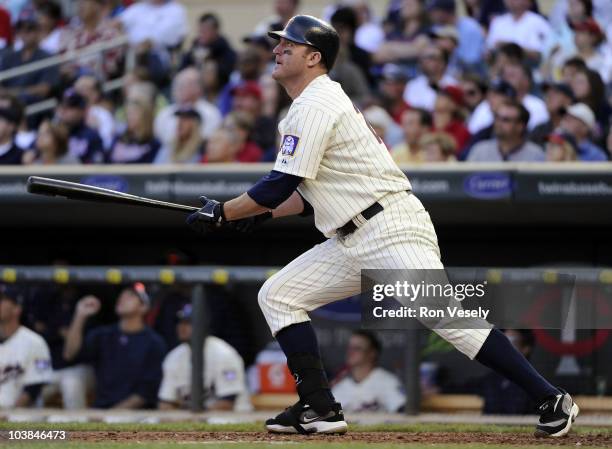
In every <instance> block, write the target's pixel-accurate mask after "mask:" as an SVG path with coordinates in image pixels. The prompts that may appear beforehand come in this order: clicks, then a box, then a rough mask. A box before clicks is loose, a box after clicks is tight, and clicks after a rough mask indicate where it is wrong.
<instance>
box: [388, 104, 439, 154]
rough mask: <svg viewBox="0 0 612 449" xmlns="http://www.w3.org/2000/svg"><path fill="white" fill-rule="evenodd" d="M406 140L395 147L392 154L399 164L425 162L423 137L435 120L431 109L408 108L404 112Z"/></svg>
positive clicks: (403, 123) (403, 125) (403, 121)
mask: <svg viewBox="0 0 612 449" xmlns="http://www.w3.org/2000/svg"><path fill="white" fill-rule="evenodd" d="M401 124H402V130H403V131H404V141H403V142H402V143H400V144H398V145H396V146H394V147H393V149H392V150H391V156H392V157H393V160H394V161H395V162H396V163H397V164H414V163H419V162H423V151H422V149H421V146H420V143H421V137H422V136H423V135H424V134H426V133H428V132H429V131H431V127H432V125H433V121H432V118H431V114H430V113H429V111H426V110H425V109H419V108H410V109H407V110H406V111H405V112H404V113H403V114H402V122H401Z"/></svg>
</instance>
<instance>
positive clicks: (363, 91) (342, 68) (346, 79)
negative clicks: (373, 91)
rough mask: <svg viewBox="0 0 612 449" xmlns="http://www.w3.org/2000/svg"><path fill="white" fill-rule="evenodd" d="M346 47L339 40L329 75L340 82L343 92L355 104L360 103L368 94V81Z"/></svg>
mask: <svg viewBox="0 0 612 449" xmlns="http://www.w3.org/2000/svg"><path fill="white" fill-rule="evenodd" d="M349 57H350V54H349V50H348V47H347V46H346V45H345V44H344V42H343V41H342V40H341V41H340V49H339V50H338V56H337V57H336V62H335V63H334V67H333V68H332V69H331V70H330V72H329V77H330V78H331V79H332V80H334V81H336V82H338V83H340V85H341V86H342V89H343V90H344V92H345V93H346V94H347V95H348V96H349V98H350V99H351V100H352V101H353V102H354V103H356V104H358V105H362V104H363V103H364V102H365V101H366V99H367V98H368V96H369V94H370V88H369V86H368V81H367V79H366V77H365V76H364V75H363V73H362V72H361V71H360V70H359V67H358V66H357V65H356V64H355V63H354V62H353V61H351V60H350V59H349Z"/></svg>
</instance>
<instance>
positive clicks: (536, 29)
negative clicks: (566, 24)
mask: <svg viewBox="0 0 612 449" xmlns="http://www.w3.org/2000/svg"><path fill="white" fill-rule="evenodd" d="M505 5H506V8H507V9H508V12H507V13H505V14H502V15H500V16H497V17H495V18H494V19H493V20H492V21H491V26H490V27H489V33H488V34H487V41H486V43H487V48H488V49H489V50H494V49H495V48H497V47H498V46H500V45H502V44H504V43H508V42H514V43H515V44H518V45H520V46H521V47H522V48H523V49H524V50H525V52H526V55H527V58H528V59H529V60H530V61H532V62H533V63H534V64H537V63H539V62H540V61H541V60H542V58H543V57H546V56H547V53H548V51H549V50H550V48H551V46H552V44H553V39H554V34H553V32H552V29H551V27H550V24H549V23H548V21H547V20H546V19H545V18H544V17H543V16H541V15H539V14H536V13H535V12H532V11H530V10H529V8H530V7H531V5H532V2H531V0H505Z"/></svg>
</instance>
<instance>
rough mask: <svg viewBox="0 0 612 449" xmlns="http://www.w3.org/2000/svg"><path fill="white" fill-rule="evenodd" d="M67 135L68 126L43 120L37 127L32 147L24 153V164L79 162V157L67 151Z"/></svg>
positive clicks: (74, 163) (71, 163)
mask: <svg viewBox="0 0 612 449" xmlns="http://www.w3.org/2000/svg"><path fill="white" fill-rule="evenodd" d="M68 135H69V134H68V128H66V126H65V125H64V124H62V123H54V122H52V121H50V120H44V121H43V122H42V123H41V124H40V126H39V127H38V133H37V134H36V140H35V141H34V147H33V148H32V149H31V150H27V151H26V153H25V154H24V164H34V165H76V164H80V163H81V161H80V160H79V158H77V157H75V156H74V155H72V154H70V153H69V152H68Z"/></svg>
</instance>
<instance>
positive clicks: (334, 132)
mask: <svg viewBox="0 0 612 449" xmlns="http://www.w3.org/2000/svg"><path fill="white" fill-rule="evenodd" d="M269 35H270V36H271V37H272V38H274V39H277V40H278V45H277V46H276V47H275V48H274V50H273V52H274V56H275V60H276V65H275V67H274V71H273V73H272V76H273V77H274V79H276V81H277V82H279V83H280V84H281V85H282V86H283V87H284V88H285V90H286V91H287V93H288V94H289V96H290V97H291V98H292V99H293V103H292V105H291V107H290V109H289V112H288V113H287V116H286V117H285V119H284V120H282V121H281V122H280V123H279V126H278V128H279V131H280V135H281V136H282V141H281V145H280V151H279V153H278V156H277V158H276V163H275V165H274V169H273V170H272V171H271V172H270V173H269V174H268V175H266V176H264V177H263V178H262V179H261V180H260V181H259V182H257V184H255V186H253V187H252V188H251V189H250V190H249V191H248V192H246V193H244V194H242V195H241V196H239V197H237V198H234V199H232V200H231V201H228V202H225V203H219V202H218V201H215V200H211V199H208V198H206V197H202V198H201V200H202V203H203V207H202V208H201V209H200V210H199V211H198V212H196V213H194V214H192V215H190V216H189V218H188V219H187V223H188V224H190V225H191V226H192V227H193V228H195V229H197V230H199V231H202V232H207V231H210V230H214V229H215V228H217V227H221V226H229V227H233V228H235V229H237V230H238V231H246V230H249V229H251V228H252V227H253V226H255V225H257V224H258V223H261V222H262V221H264V220H266V219H269V218H276V217H281V216H286V215H293V214H299V215H307V214H309V213H312V212H313V211H314V217H315V225H316V227H317V228H318V229H319V230H320V231H321V232H322V233H323V234H324V235H325V236H326V237H328V240H326V241H325V242H323V243H321V244H319V245H316V246H315V247H314V248H312V249H310V250H309V251H307V252H306V253H304V254H302V255H301V256H299V257H298V258H297V259H295V260H294V261H292V262H291V263H289V265H287V266H286V267H285V268H283V269H282V270H281V271H279V272H278V273H276V274H275V275H274V276H272V277H271V278H269V279H268V280H267V281H266V282H265V284H264V285H263V287H262V288H261V290H260V292H259V305H260V307H261V310H262V312H263V314H264V316H265V318H266V320H267V322H268V325H269V326H270V329H271V331H272V334H273V335H274V336H275V337H276V339H277V341H278V342H279V344H280V346H281V348H282V349H283V351H284V353H285V355H286V356H287V365H288V367H289V369H290V371H291V373H292V374H293V375H294V377H295V379H296V385H297V391H298V394H299V397H300V400H299V401H298V402H297V403H296V404H294V405H293V406H291V407H289V408H287V409H286V410H285V411H284V412H282V413H281V414H279V415H278V416H276V417H275V418H273V419H269V420H268V421H266V428H267V429H268V430H269V431H271V432H281V433H296V432H299V433H314V432H327V433H342V432H346V430H347V425H346V421H345V420H344V415H343V413H342V407H341V405H340V404H339V403H337V402H336V401H335V399H334V397H333V395H332V394H331V391H330V388H329V384H328V381H327V378H326V376H325V372H324V370H323V365H322V363H321V356H320V354H319V349H318V343H317V339H316V335H315V332H314V330H313V327H312V325H311V324H310V320H309V317H308V312H309V311H311V310H314V309H316V308H318V307H320V306H323V305H325V304H328V303H330V302H332V301H337V300H340V299H343V298H347V297H349V296H352V295H356V294H358V293H360V290H361V283H360V270H361V269H366V268H368V269H400V268H401V269H442V268H443V265H442V263H441V261H440V251H439V249H438V243H437V237H436V233H435V231H434V227H433V225H432V222H431V220H430V217H429V214H428V213H427V211H426V210H425V209H424V208H423V205H422V204H421V202H420V201H419V200H418V198H417V197H416V196H415V195H414V194H413V193H412V191H411V186H410V182H409V181H408V179H407V178H406V176H405V175H404V173H403V172H402V171H401V170H400V169H399V168H398V167H397V165H396V164H395V163H394V162H393V159H392V158H391V156H390V155H389V152H388V151H387V149H386V147H385V145H384V143H383V142H382V140H381V139H380V137H379V136H377V135H376V134H375V133H374V132H373V131H372V129H371V127H370V126H369V125H368V123H367V122H366V121H365V120H364V118H363V116H362V114H361V112H360V111H359V110H358V109H357V108H356V107H355V106H354V105H353V103H351V101H350V99H349V98H348V97H347V96H346V95H345V93H344V92H343V91H342V88H341V87H340V85H339V84H337V83H335V82H334V81H332V80H331V79H330V78H329V76H328V75H327V74H328V72H329V70H330V69H331V68H332V66H333V64H334V60H335V58H336V55H337V53H338V34H337V33H336V31H335V30H334V29H333V28H332V27H331V26H330V25H328V24H327V23H325V22H323V21H321V20H319V19H317V18H315V17H311V16H304V15H298V16H295V17H294V18H292V19H291V20H290V21H289V22H288V23H287V25H286V27H285V28H284V30H282V31H277V32H276V31H273V32H270V33H269ZM456 324H459V326H457V327H459V328H458V329H435V331H436V332H437V333H438V334H439V335H440V336H441V337H443V338H444V339H446V340H447V341H449V342H450V343H452V344H453V345H454V346H455V347H456V348H457V349H458V350H459V351H461V352H462V353H464V354H465V355H466V356H468V357H469V358H471V359H476V360H478V361H479V362H481V363H482V364H484V365H486V366H488V367H490V368H492V369H494V370H495V371H497V372H499V373H500V374H502V375H504V376H505V377H507V378H508V379H510V380H511V381H513V382H515V383H516V384H518V385H519V386H521V387H522V388H524V389H525V390H526V391H527V392H528V393H529V395H530V396H531V397H532V398H533V399H534V401H535V402H536V403H538V404H540V406H539V413H540V414H541V417H540V421H539V423H538V425H537V429H536V435H537V436H562V435H565V434H566V433H567V432H568V431H569V430H570V427H571V425H572V421H573V419H574V418H575V417H576V415H577V414H578V406H577V405H576V404H574V402H573V401H572V398H571V397H570V395H569V394H567V393H566V392H564V391H562V390H560V389H557V388H555V387H554V386H552V385H551V384H550V383H548V382H547V381H546V380H545V379H544V378H542V376H540V375H539V374H538V373H537V372H536V371H535V370H534V369H533V367H532V366H531V365H530V364H529V363H528V362H527V360H526V359H525V358H524V357H523V356H522V355H521V354H520V353H519V352H518V351H517V350H516V349H515V348H514V347H513V346H512V344H511V343H510V342H509V341H508V339H507V338H506V337H505V336H504V335H503V334H502V333H501V332H500V331H499V330H498V329H493V326H492V325H490V324H489V323H487V322H486V321H484V320H483V321H482V322H481V323H478V322H477V323H474V322H473V321H471V322H467V321H466V322H465V323H456ZM474 324H478V325H479V326H480V327H478V326H475V325H474Z"/></svg>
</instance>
